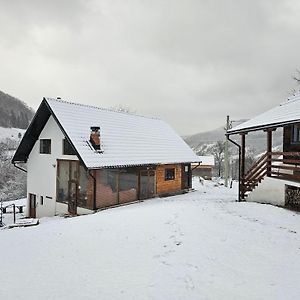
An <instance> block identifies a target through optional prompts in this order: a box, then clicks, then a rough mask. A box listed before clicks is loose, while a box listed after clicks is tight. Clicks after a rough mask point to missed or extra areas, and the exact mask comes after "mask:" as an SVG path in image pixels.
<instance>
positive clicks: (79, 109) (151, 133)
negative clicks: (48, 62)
mask: <svg viewBox="0 0 300 300" xmlns="http://www.w3.org/2000/svg"><path fill="white" fill-rule="evenodd" d="M44 101H45V102H46V104H47V105H48V107H49V108H50V110H51V113H52V115H53V116H54V118H55V119H56V120H57V122H58V124H59V125H60V127H61V128H62V129H63V131H64V133H65V134H66V135H67V137H68V138H69V140H70V142H71V143H72V144H73V146H74V148H75V149H76V151H77V153H78V154H79V156H80V158H81V160H82V161H83V163H84V164H85V166H86V167H87V168H89V169H94V168H95V169H96V168H105V167H120V166H132V165H145V164H168V163H188V162H197V161H199V158H198V156H197V155H196V154H195V153H194V152H193V151H192V149H191V148H190V147H189V146H188V145H187V144H186V143H185V142H184V141H183V139H182V138H181V137H180V136H179V135H178V134H177V133H176V132H175V131H174V130H173V129H172V128H171V127H170V126H169V125H168V124H166V123H165V122H164V121H162V120H159V119H154V118H147V117H143V116H137V115H133V114H128V113H122V112H115V111H112V110H107V109H103V108H99V107H94V106H89V105H82V104H77V103H70V102H65V101H62V100H57V99H52V98H45V99H44ZM91 126H99V127H100V134H101V149H102V150H103V152H102V153H99V152H97V151H95V150H94V149H93V148H92V147H91V145H90V144H89V142H88V141H89V138H90V127H91Z"/></svg>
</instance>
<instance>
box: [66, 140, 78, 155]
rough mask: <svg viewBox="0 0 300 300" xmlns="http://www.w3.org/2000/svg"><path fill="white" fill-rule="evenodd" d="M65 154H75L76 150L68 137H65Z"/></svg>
mask: <svg viewBox="0 0 300 300" xmlns="http://www.w3.org/2000/svg"><path fill="white" fill-rule="evenodd" d="M63 154H64V155H75V154H76V153H75V151H74V149H73V147H72V146H71V144H70V143H69V141H68V140H67V139H63Z"/></svg>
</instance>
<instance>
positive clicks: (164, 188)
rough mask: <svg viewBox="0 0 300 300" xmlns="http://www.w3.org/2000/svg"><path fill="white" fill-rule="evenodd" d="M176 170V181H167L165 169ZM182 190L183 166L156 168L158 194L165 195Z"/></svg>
mask: <svg viewBox="0 0 300 300" xmlns="http://www.w3.org/2000/svg"><path fill="white" fill-rule="evenodd" d="M172 168H175V179H174V180H165V169H172ZM180 190H181V165H180V164H176V165H161V166H157V168H156V193H157V194H163V193H168V192H174V191H180Z"/></svg>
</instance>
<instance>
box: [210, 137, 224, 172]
mask: <svg viewBox="0 0 300 300" xmlns="http://www.w3.org/2000/svg"><path fill="white" fill-rule="evenodd" d="M211 151H212V154H213V155H214V157H215V163H216V168H217V173H218V177H221V173H222V169H223V163H224V152H225V142H224V141H217V142H216V143H215V145H213V147H212V148H211Z"/></svg>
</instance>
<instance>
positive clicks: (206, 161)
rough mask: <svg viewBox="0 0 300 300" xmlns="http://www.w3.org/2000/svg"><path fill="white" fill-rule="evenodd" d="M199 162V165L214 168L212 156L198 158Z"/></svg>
mask: <svg viewBox="0 0 300 300" xmlns="http://www.w3.org/2000/svg"><path fill="white" fill-rule="evenodd" d="M198 157H199V158H200V160H201V165H205V166H214V165H215V158H214V156H213V155H205V156H201V155H199V156H198Z"/></svg>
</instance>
